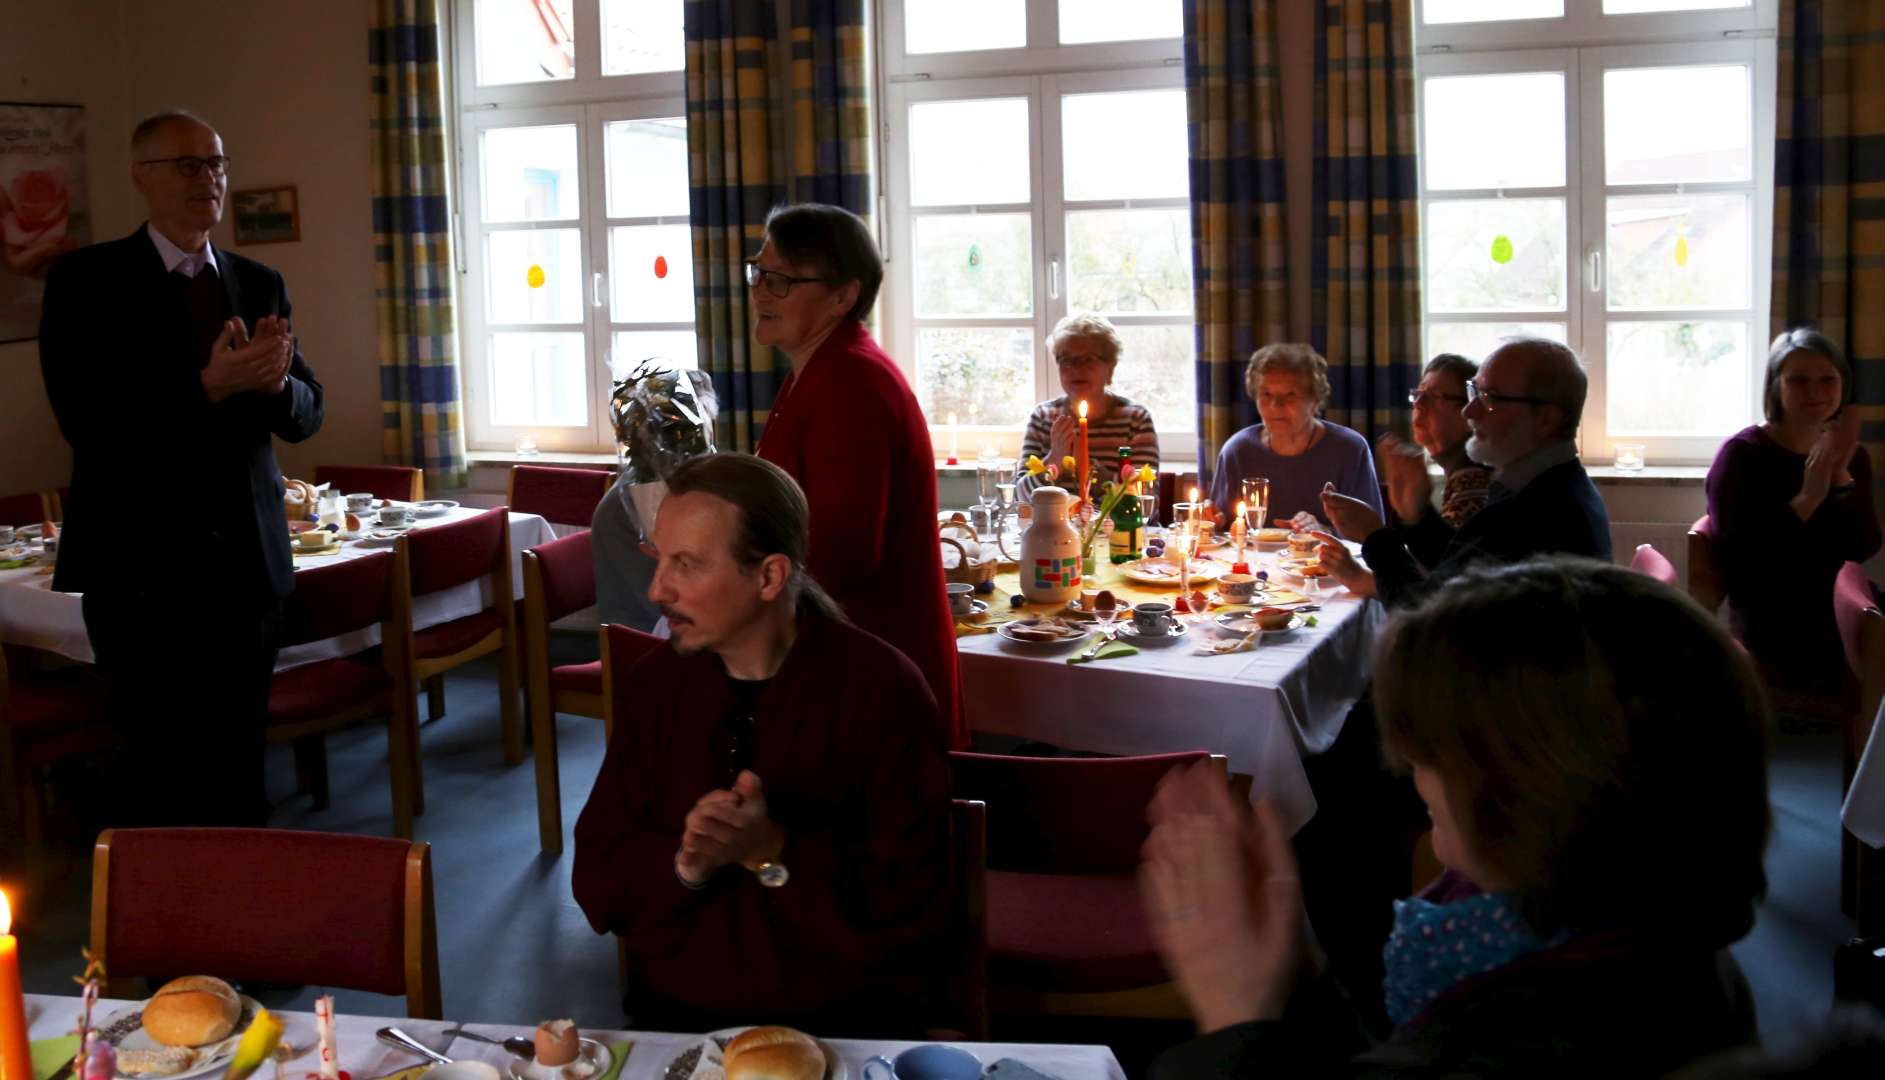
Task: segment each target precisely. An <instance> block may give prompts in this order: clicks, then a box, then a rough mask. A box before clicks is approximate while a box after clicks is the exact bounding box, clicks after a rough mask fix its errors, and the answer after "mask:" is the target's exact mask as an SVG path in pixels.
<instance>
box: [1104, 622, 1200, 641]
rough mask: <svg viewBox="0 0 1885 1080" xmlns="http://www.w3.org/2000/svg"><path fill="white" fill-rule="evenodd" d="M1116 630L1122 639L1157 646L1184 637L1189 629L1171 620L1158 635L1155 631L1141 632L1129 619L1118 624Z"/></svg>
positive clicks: (1137, 625)
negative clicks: (1126, 638)
mask: <svg viewBox="0 0 1885 1080" xmlns="http://www.w3.org/2000/svg"><path fill="white" fill-rule="evenodd" d="M1118 629H1119V633H1120V636H1122V637H1128V638H1131V639H1132V640H1134V641H1140V642H1144V643H1146V644H1148V645H1159V644H1163V643H1165V642H1168V641H1176V640H1178V639H1179V638H1181V637H1184V636H1185V634H1186V632H1187V631H1188V630H1189V629H1190V628H1189V627H1187V626H1186V625H1185V624H1184V623H1181V622H1179V621H1178V620H1176V619H1173V620H1172V621H1171V622H1169V623H1167V624H1166V626H1165V632H1164V633H1159V632H1158V631H1155V630H1141V629H1140V628H1139V624H1138V623H1136V622H1133V621H1132V620H1131V619H1127V620H1126V621H1125V622H1122V623H1120V624H1119V627H1118Z"/></svg>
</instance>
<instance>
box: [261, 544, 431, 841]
mask: <svg viewBox="0 0 1885 1080" xmlns="http://www.w3.org/2000/svg"><path fill="white" fill-rule="evenodd" d="M393 563H394V557H393V553H392V552H390V551H382V552H376V553H374V554H372V555H368V556H365V557H364V558H359V559H348V560H346V561H344V562H332V563H328V564H326V565H324V566H317V567H313V568H311V569H307V570H302V571H300V572H299V573H297V574H295V581H294V586H295V588H294V592H293V593H291V594H290V595H289V597H288V600H287V603H286V604H285V606H284V610H283V617H282V628H283V633H282V642H281V644H282V646H283V647H284V648H285V647H288V646H292V645H300V644H304V643H306V642H310V641H324V640H326V639H327V638H331V637H339V636H340V635H342V634H346V633H351V632H354V631H359V630H365V629H367V628H369V627H373V626H378V627H379V628H380V638H381V641H382V642H383V643H384V645H383V647H382V648H381V649H379V650H378V653H377V655H374V654H373V653H372V652H367V653H362V654H359V655H354V656H341V657H335V658H332V659H328V660H317V661H315V662H314V663H312V664H303V665H301V666H300V667H294V668H289V669H288V670H286V671H277V672H276V673H275V678H274V681H273V682H272V683H271V684H270V686H269V693H268V728H267V741H268V742H269V744H270V745H282V744H288V745H291V746H293V747H294V748H295V765H296V769H295V771H296V774H297V778H298V779H299V780H300V781H301V784H302V788H303V790H306V791H309V792H311V793H312V794H313V796H314V808H315V809H316V810H323V809H326V807H327V801H328V790H327V743H326V735H327V733H328V732H330V731H340V730H342V729H343V728H349V727H352V726H354V725H355V724H359V723H363V722H365V721H368V720H372V719H375V718H384V720H385V723H386V763H387V772H388V774H389V776H388V779H389V781H390V784H391V789H392V800H393V833H394V835H396V836H401V837H405V838H407V839H411V837H412V817H413V797H412V771H413V767H412V761H413V752H414V746H413V729H414V727H415V726H416V725H415V724H414V723H413V721H412V711H413V708H414V706H413V702H412V690H411V688H410V687H409V686H408V685H407V683H406V679H407V672H408V671H410V670H411V667H412V665H411V663H410V659H409V657H408V656H407V655H406V654H405V652H404V651H403V650H404V649H405V648H406V647H407V646H408V645H409V641H408V639H407V638H406V637H405V635H403V634H400V633H398V632H396V630H395V627H396V623H395V619H394V609H395V607H396V606H397V601H396V595H397V594H396V590H395V583H394V574H393Z"/></svg>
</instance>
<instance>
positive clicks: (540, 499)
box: [506, 465, 615, 527]
mask: <svg viewBox="0 0 1885 1080" xmlns="http://www.w3.org/2000/svg"><path fill="white" fill-rule="evenodd" d="M613 483H615V473H614V472H612V471H609V470H604V469H556V468H551V467H549V466H547V465H513V466H511V480H510V497H509V499H507V500H506V501H508V502H509V503H510V507H511V509H512V510H515V511H517V512H518V513H520V514H535V515H537V516H538V517H540V518H542V519H543V520H545V521H554V522H556V523H557V524H559V525H582V526H585V527H586V526H587V525H588V524H589V521H590V519H591V518H593V517H595V516H596V504H597V503H599V502H601V501H602V496H603V495H605V494H607V493H608V490H609V485H611V484H613Z"/></svg>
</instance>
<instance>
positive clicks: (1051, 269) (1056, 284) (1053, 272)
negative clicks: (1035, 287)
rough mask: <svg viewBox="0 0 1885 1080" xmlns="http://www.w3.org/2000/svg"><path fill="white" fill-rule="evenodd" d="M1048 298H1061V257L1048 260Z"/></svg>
mask: <svg viewBox="0 0 1885 1080" xmlns="http://www.w3.org/2000/svg"><path fill="white" fill-rule="evenodd" d="M1047 298H1048V299H1049V300H1058V299H1060V259H1058V258H1053V259H1049V260H1047Z"/></svg>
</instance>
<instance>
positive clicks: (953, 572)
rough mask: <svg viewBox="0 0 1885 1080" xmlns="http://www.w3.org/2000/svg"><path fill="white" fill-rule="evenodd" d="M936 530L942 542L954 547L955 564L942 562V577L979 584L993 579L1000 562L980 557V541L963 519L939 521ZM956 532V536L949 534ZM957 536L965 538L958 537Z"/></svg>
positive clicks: (953, 580) (952, 580)
mask: <svg viewBox="0 0 1885 1080" xmlns="http://www.w3.org/2000/svg"><path fill="white" fill-rule="evenodd" d="M936 531H937V534H938V536H939V538H940V539H941V540H942V542H943V544H944V545H945V546H947V547H952V548H955V549H956V554H957V556H958V558H957V560H956V564H955V565H954V566H950V565H949V564H948V563H944V564H943V577H944V578H945V579H947V580H948V581H951V582H957V581H960V582H963V583H964V584H968V585H980V584H981V583H982V582H984V581H993V580H995V571H996V570H997V569H999V567H1000V564H999V563H998V562H997V561H996V560H994V559H984V558H982V541H981V539H980V538H978V537H977V536H976V535H975V530H974V529H972V528H970V527H969V524H968V523H967V522H965V521H941V522H938V523H937V525H936ZM951 533H955V534H957V535H956V536H952V535H950V534H951ZM958 536H961V537H966V538H967V539H966V540H964V539H958Z"/></svg>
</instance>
